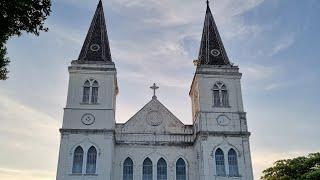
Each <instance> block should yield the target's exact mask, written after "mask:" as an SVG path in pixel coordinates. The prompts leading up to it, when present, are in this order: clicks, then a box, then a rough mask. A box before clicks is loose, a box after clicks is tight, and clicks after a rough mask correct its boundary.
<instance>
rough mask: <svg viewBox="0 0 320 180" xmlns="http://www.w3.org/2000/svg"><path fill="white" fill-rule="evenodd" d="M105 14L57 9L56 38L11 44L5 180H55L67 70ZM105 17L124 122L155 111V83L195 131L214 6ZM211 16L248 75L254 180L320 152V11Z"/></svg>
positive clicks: (110, 5)
mask: <svg viewBox="0 0 320 180" xmlns="http://www.w3.org/2000/svg"><path fill="white" fill-rule="evenodd" d="M96 5H97V1H89V0H68V1H65V0H55V1H54V2H53V7H52V15H51V16H50V17H49V18H48V20H47V21H46V25H47V26H48V27H49V28H50V31H49V32H48V33H42V34H41V36H40V37H35V36H32V35H28V34H24V35H23V36H21V37H19V38H16V37H15V38H12V39H11V40H10V41H9V42H8V52H9V57H10V58H11V60H12V62H11V64H10V75H9V76H10V79H8V80H7V81H1V82H0V99H1V101H0V109H1V111H0V119H1V123H2V125H1V126H0V147H1V152H2V153H1V154H0V179H6V180H7V179H8V180H18V179H27V180H28V179H32V180H38V179H39V180H40V179H41V180H43V179H45V180H46V179H55V171H56V165H57V158H58V147H59V132H58V129H59V128H60V127H61V123H62V115H63V107H64V106H65V102H66V95H67V85H68V73H67V67H68V66H69V65H70V62H71V60H75V59H76V58H77V57H78V55H79V53H80V49H81V46H82V43H83V41H84V38H85V35H86V33H87V30H88V28H89V24H90V22H91V19H92V16H93V13H94V10H95V8H96ZM104 8H105V15H106V19H107V26H108V34H109V39H110V45H111V51H112V56H113V59H114V62H115V63H116V66H117V70H118V82H119V88H120V94H119V96H118V98H117V101H118V103H117V121H118V122H125V121H126V120H128V119H129V118H130V117H131V116H132V115H133V114H134V113H135V112H136V111H138V110H139V109H140V108H141V107H142V106H143V105H144V104H145V103H146V102H148V101H149V100H150V99H151V96H152V91H151V90H150V89H149V86H150V85H151V84H152V83H153V82H156V83H158V84H159V86H160V90H159V92H158V98H159V99H160V101H162V102H163V104H165V105H166V106H167V107H168V108H169V109H170V110H171V111H172V112H173V113H174V114H175V115H176V116H177V117H178V118H179V119H180V120H181V121H183V122H185V123H191V105H190V100H189V97H188V92H189V87H190V83H191V80H192V77H193V73H194V70H195V67H194V66H193V63H192V61H193V59H195V58H196V57H197V54H198V49H199V46H200V42H199V41H200V38H201V32H202V25H203V21H204V15H205V1H203V2H202V1H199V0H174V1H173V0H161V1H159V0H105V1H104ZM211 8H212V10H213V12H214V16H215V19H216V21H217V25H218V27H219V30H220V34H221V35H222V39H223V41H224V44H225V47H226V50H227V53H228V55H229V58H230V60H231V61H232V62H233V63H235V64H236V65H239V67H240V71H241V72H242V73H243V79H242V90H243V99H244V105H245V110H246V111H247V113H248V123H249V129H250V131H251V132H252V136H251V151H252V158H253V165H254V174H255V178H256V179H258V178H259V177H260V175H261V171H262V170H263V169H264V168H266V167H268V166H271V165H272V163H273V161H275V160H277V159H281V158H289V157H294V156H298V155H305V154H308V153H310V152H315V151H319V147H320V141H319V137H320V131H319V130H318V129H319V127H320V119H319V115H318V109H319V107H320V103H319V102H320V97H319V95H318V92H319V88H320V85H319V80H318V77H320V68H319V66H320V62H319V58H318V57H320V49H319V47H320V43H319V41H320V36H319V35H318V33H319V32H320V24H319V23H318V21H319V20H318V18H319V17H320V2H319V1H317V0H305V1H301V0H241V1H239V0H223V1H219V0H216V1H215V2H214V3H212V2H211ZM133 94H134V96H133Z"/></svg>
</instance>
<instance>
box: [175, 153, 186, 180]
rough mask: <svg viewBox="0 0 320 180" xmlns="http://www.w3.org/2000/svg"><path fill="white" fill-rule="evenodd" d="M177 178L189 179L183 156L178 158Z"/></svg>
mask: <svg viewBox="0 0 320 180" xmlns="http://www.w3.org/2000/svg"><path fill="white" fill-rule="evenodd" d="M176 179H177V180H186V179H187V172H186V163H185V162H184V160H183V159H182V158H180V159H178V161H177V163H176Z"/></svg>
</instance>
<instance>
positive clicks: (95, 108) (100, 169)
mask: <svg viewBox="0 0 320 180" xmlns="http://www.w3.org/2000/svg"><path fill="white" fill-rule="evenodd" d="M68 70H69V87H68V97H67V104H66V107H65V109H64V117H63V125H62V128H61V129H60V133H61V143H60V152H59V162H58V171H57V180H69V179H70V180H72V179H79V178H81V179H84V180H85V179H92V178H94V179H105V180H111V179H112V163H113V153H114V129H115V124H116V122H115V108H116V96H117V94H118V85H117V71H116V68H115V64H114V62H113V61H112V58H111V52H110V46H109V40H108V35H107V29H106V23H105V18H104V12H103V6H102V1H100V2H99V4H98V6H97V9H96V12H95V14H94V17H93V20H92V23H91V25H90V28H89V31H88V34H87V37H86V39H85V41H84V44H83V47H82V49H81V52H80V55H79V58H78V59H77V60H75V61H72V63H71V66H69V68H68ZM97 177H98V178H97Z"/></svg>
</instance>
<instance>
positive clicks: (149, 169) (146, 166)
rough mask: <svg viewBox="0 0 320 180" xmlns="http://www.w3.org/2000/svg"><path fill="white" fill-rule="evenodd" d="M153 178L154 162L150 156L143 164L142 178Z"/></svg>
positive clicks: (149, 179) (143, 179)
mask: <svg viewBox="0 0 320 180" xmlns="http://www.w3.org/2000/svg"><path fill="white" fill-rule="evenodd" d="M152 179H153V163H152V161H151V159H150V158H146V159H145V160H144V161H143V165H142V180H152Z"/></svg>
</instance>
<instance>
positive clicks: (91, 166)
mask: <svg viewBox="0 0 320 180" xmlns="http://www.w3.org/2000/svg"><path fill="white" fill-rule="evenodd" d="M96 166H97V150H96V148H95V147H93V146H92V147H91V148H89V150H88V154H87V166H86V168H87V170H86V173H87V174H95V173H96Z"/></svg>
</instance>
